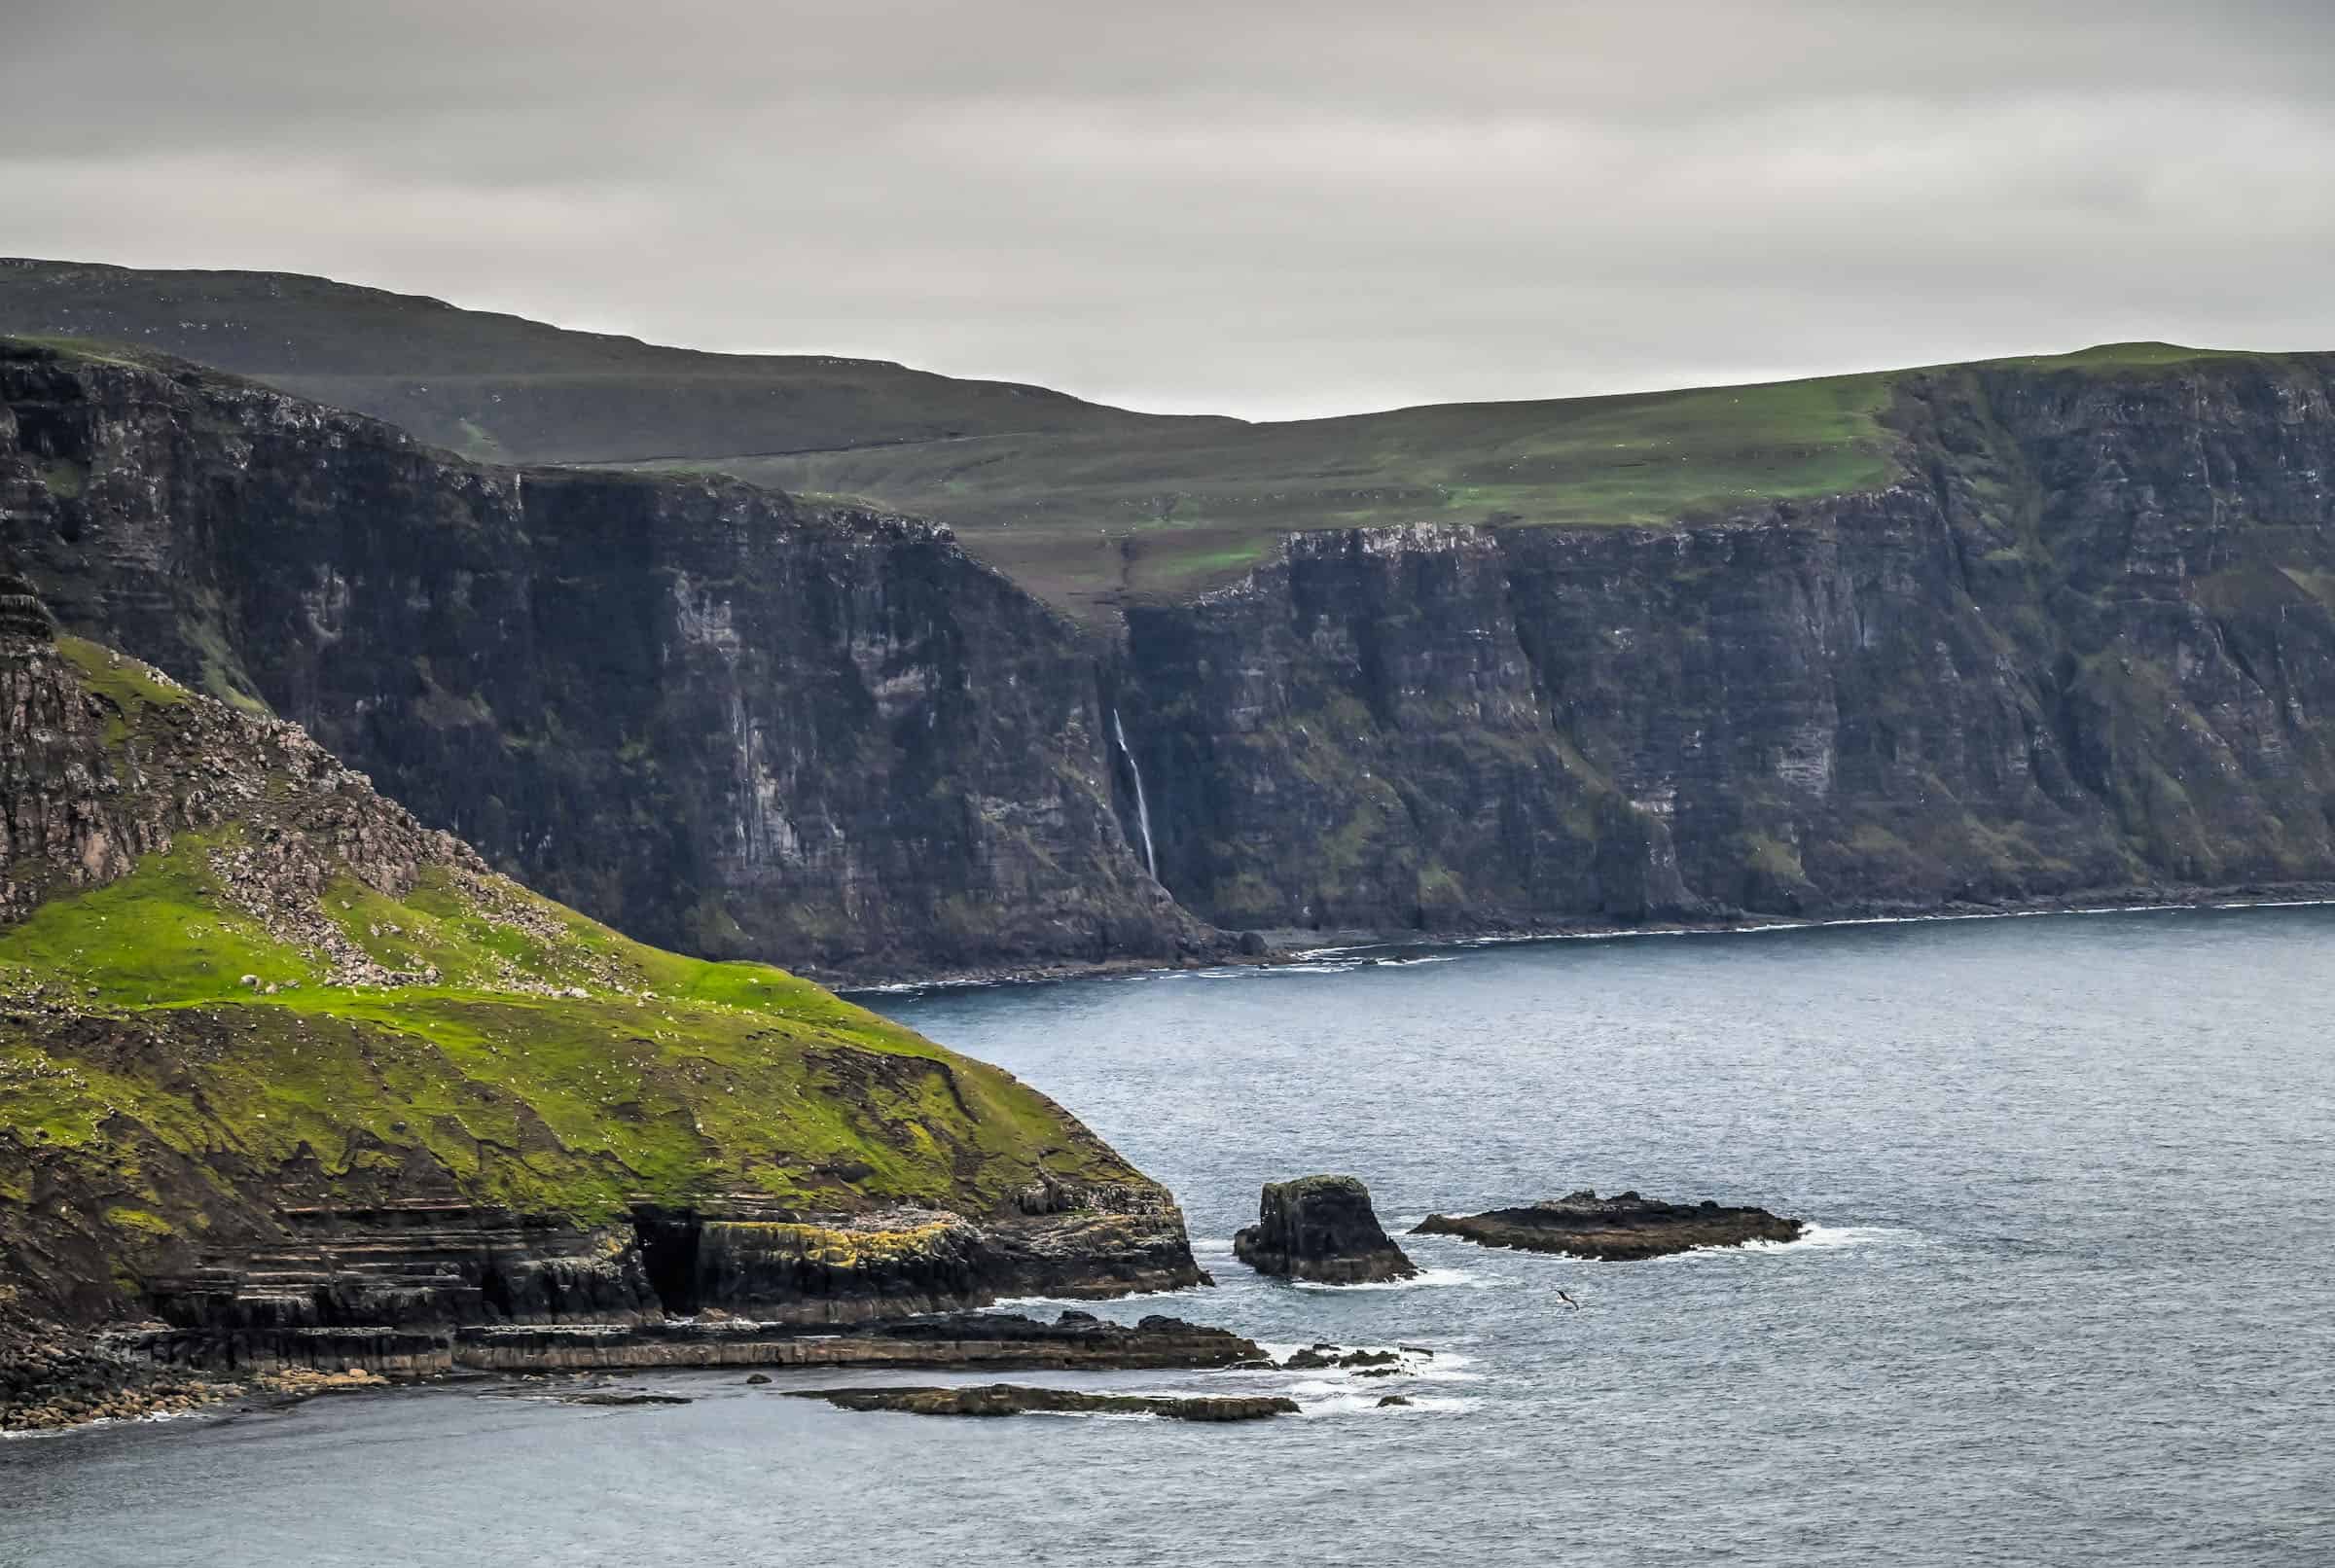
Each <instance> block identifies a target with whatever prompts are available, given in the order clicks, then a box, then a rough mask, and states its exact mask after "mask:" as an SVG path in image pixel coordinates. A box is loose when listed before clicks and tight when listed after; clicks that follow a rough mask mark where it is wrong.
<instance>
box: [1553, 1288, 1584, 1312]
mask: <svg viewBox="0 0 2335 1568" xmlns="http://www.w3.org/2000/svg"><path fill="white" fill-rule="evenodd" d="M1557 1300H1559V1301H1563V1303H1564V1304H1565V1305H1567V1306H1569V1307H1571V1308H1572V1309H1573V1310H1574V1311H1576V1312H1578V1311H1580V1310H1581V1303H1580V1302H1579V1301H1574V1300H1573V1299H1572V1298H1571V1297H1569V1296H1567V1295H1565V1294H1564V1292H1563V1291H1559V1292H1558V1293H1557Z"/></svg>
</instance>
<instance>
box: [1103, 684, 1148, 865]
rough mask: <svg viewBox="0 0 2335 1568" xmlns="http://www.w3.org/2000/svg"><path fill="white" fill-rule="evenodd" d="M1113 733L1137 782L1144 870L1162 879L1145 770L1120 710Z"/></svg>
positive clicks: (1137, 817) (1137, 816)
mask: <svg viewBox="0 0 2335 1568" xmlns="http://www.w3.org/2000/svg"><path fill="white" fill-rule="evenodd" d="M1111 733H1112V734H1113V735H1115V736H1117V737H1118V741H1119V755H1120V756H1122V757H1124V758H1126V759H1127V770H1128V772H1129V773H1130V774H1131V775H1132V777H1133V778H1134V781H1135V826H1136V827H1138V828H1140V829H1141V830H1142V831H1143V869H1144V870H1145V871H1147V872H1149V873H1151V879H1152V880H1153V881H1155V882H1156V881H1158V880H1159V879H1160V858H1159V856H1158V855H1156V854H1154V853H1152V848H1151V807H1150V806H1149V805H1146V804H1145V803H1144V801H1143V769H1142V768H1141V767H1139V766H1136V765H1135V754H1134V752H1133V750H1132V749H1131V748H1130V747H1129V746H1128V743H1127V726H1126V725H1124V724H1122V723H1120V722H1119V710H1118V709H1117V708H1113V709H1112V710H1111Z"/></svg>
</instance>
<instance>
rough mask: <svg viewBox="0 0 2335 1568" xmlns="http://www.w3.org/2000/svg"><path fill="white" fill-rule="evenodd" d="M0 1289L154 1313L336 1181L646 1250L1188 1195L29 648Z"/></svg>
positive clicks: (250, 730)
mask: <svg viewBox="0 0 2335 1568" xmlns="http://www.w3.org/2000/svg"><path fill="white" fill-rule="evenodd" d="M0 724H4V725H5V728H6V730H7V734H6V736H5V739H6V743H7V744H6V759H5V763H4V764H0V795H4V796H5V798H6V801H7V803H8V806H9V811H8V813H7V818H6V820H7V821H8V822H9V823H10V824H12V830H11V832H10V834H9V837H8V839H7V841H6V848H7V849H8V851H9V858H8V860H7V862H6V864H5V866H0V879H4V880H5V884H6V885H5V889H4V894H5V896H4V898H0V920H6V923H4V924H0V1281H6V1282H7V1289H6V1293H5V1295H6V1297H13V1298H14V1301H13V1303H12V1301H10V1300H7V1299H4V1298H0V1310H4V1309H7V1308H9V1307H10V1306H11V1305H12V1304H13V1305H14V1307H15V1308H16V1309H17V1310H18V1311H22V1310H26V1309H32V1310H38V1311H43V1312H46V1313H49V1314H52V1315H55V1316H60V1317H63V1318H66V1319H69V1320H82V1319H96V1318H102V1317H104V1316H107V1315H110V1314H119V1313H130V1314H132V1315H134V1314H135V1313H137V1312H139V1311H141V1310H144V1309H146V1308H147V1307H149V1306H151V1305H152V1304H154V1303H155V1302H156V1301H158V1300H159V1299H160V1297H161V1296H162V1294H164V1293H165V1292H166V1291H167V1289H168V1288H170V1287H169V1286H168V1283H167V1282H169V1281H171V1280H175V1279H180V1278H183V1277H185V1276H188V1275H190V1274H196V1273H199V1272H200V1271H202V1270H203V1269H205V1268H208V1267H214V1266H216V1265H219V1263H220V1262H221V1259H222V1258H223V1257H230V1256H234V1255H243V1254H248V1253H250V1252H251V1250H252V1249H253V1248H254V1247H265V1246H267V1245H269V1244H271V1243H276V1242H281V1241H282V1240H283V1237H282V1235H281V1234H279V1233H278V1232H280V1231H281V1229H282V1224H283V1219H282V1217H283V1215H284V1214H285V1213H286V1212H288V1211H293V1210H312V1209H314V1208H316V1207H317V1206H319V1205H323V1206H326V1207H340V1208H349V1207H352V1206H354V1207H358V1208H365V1207H380V1206H383V1205H389V1206H395V1205H398V1204H408V1205H410V1204H413V1203H415V1202H428V1203H435V1204H439V1205H446V1204H454V1205H473V1206H477V1207H479V1208H481V1209H485V1210H494V1211H508V1212H511V1213H514V1214H520V1215H524V1216H527V1217H528V1223H529V1224H533V1225H538V1226H550V1227H553V1228H555V1229H568V1230H572V1231H573V1232H575V1233H576V1234H577V1235H579V1236H583V1235H590V1234H595V1233H604V1234H611V1235H615V1236H616V1238H617V1239H616V1241H615V1242H614V1243H613V1244H615V1245H619V1246H621V1245H622V1244H623V1241H624V1237H623V1235H622V1234H621V1232H622V1228H623V1225H624V1223H625V1222H626V1220H627V1217H628V1216H629V1215H630V1214H632V1213H634V1212H636V1211H641V1210H643V1209H644V1207H646V1208H653V1209H654V1210H655V1211H656V1212H659V1213H672V1212H687V1211H691V1210H695V1209H699V1208H704V1207H706V1206H708V1205H714V1204H726V1205H729V1206H730V1207H732V1208H736V1207H737V1206H738V1205H740V1204H744V1205H747V1206H748V1207H749V1208H751V1209H752V1210H753V1211H754V1212H755V1213H756V1214H757V1215H760V1216H764V1217H768V1218H774V1219H775V1220H778V1221H798V1222H799V1221H801V1220H803V1219H805V1218H815V1219H816V1220H817V1221H818V1222H819V1224H820V1225H822V1226H825V1227H827V1229H829V1230H830V1231H832V1230H833V1228H834V1226H836V1225H838V1224H845V1225H847V1224H848V1223H849V1217H850V1216H852V1215H878V1214H884V1213H896V1212H899V1211H916V1213H917V1214H918V1215H920V1216H922V1218H920V1219H917V1220H916V1221H914V1222H906V1221H896V1222H886V1224H888V1225H889V1226H890V1231H887V1230H886V1229H884V1227H883V1226H879V1228H878V1232H877V1233H878V1235H881V1234H885V1233H891V1232H896V1231H898V1230H900V1229H902V1228H903V1227H905V1229H906V1231H907V1233H908V1234H909V1235H911V1236H912V1238H913V1237H914V1236H916V1234H918V1233H919V1232H920V1231H921V1230H924V1229H930V1228H931V1227H933V1226H936V1225H945V1224H952V1223H957V1222H958V1221H963V1222H969V1223H973V1224H988V1223H990V1222H993V1221H996V1220H999V1219H1001V1218H1002V1219H1009V1220H1010V1219H1013V1218H1015V1217H1017V1216H1019V1215H1022V1214H1023V1213H1024V1211H1025V1210H1027V1209H1028V1208H1030V1207H1031V1205H1030V1203H1029V1200H1028V1195H1027V1194H1031V1193H1033V1192H1035V1193H1040V1194H1044V1193H1062V1192H1072V1193H1075V1192H1082V1191H1090V1190H1094V1189H1096V1188H1106V1189H1108V1188H1123V1189H1127V1190H1131V1191H1144V1192H1150V1193H1153V1194H1156V1191H1157V1190H1156V1189H1152V1188H1150V1184H1148V1183H1147V1182H1145V1181H1144V1179H1143V1178H1142V1177H1141V1176H1140V1175H1139V1174H1138V1173H1137V1172H1135V1171H1134V1170H1133V1169H1132V1168H1131V1167H1130V1166H1129V1165H1128V1164H1127V1163H1126V1162H1125V1161H1124V1160H1123V1159H1121V1158H1119V1157H1118V1156H1117V1155H1116V1154H1114V1153H1113V1152H1112V1151H1111V1150H1110V1149H1109V1148H1108V1147H1107V1146H1105V1145H1104V1144H1102V1143H1101V1142H1100V1141H1099V1140H1098V1139H1096V1137H1094V1135H1093V1134H1091V1133H1090V1132H1088V1131H1087V1130H1086V1129H1085V1128H1084V1127H1082V1126H1080V1125H1079V1124H1078V1123H1077V1122H1075V1121H1074V1120H1073V1119H1071V1118H1070V1117H1069V1116H1068V1115H1067V1114H1066V1113H1064V1112H1063V1111H1062V1110H1061V1109H1060V1107H1058V1106H1056V1105H1055V1104H1053V1103H1052V1102H1051V1101H1049V1100H1048V1099H1046V1098H1045V1097H1044V1096H1043V1095H1041V1094H1039V1093H1037V1092H1036V1091H1035V1090H1033V1089H1031V1088H1029V1087H1026V1086H1025V1085H1023V1084H1022V1083H1020V1082H1018V1081H1017V1080H1015V1079H1014V1078H1013V1077H1012V1076H1010V1075H1009V1074H1006V1073H1004V1072H1001V1071H999V1070H997V1069H995V1068H991V1067H988V1066H986V1065H984V1064H982V1063H979V1062H974V1061H970V1060H968V1059H966V1058H964V1057H962V1056H959V1055H957V1054H955V1053H953V1052H952V1051H947V1050H944V1049H942V1048H941V1047H939V1046H936V1045H934V1044H933V1043H932V1042H930V1041H928V1040H924V1039H922V1038H921V1037H919V1036H917V1035H916V1034H914V1033H912V1032H910V1031H908V1030H905V1029H902V1028H900V1027H898V1026H896V1025H893V1024H891V1023H888V1022H886V1021H885V1020H883V1019H882V1018H880V1017H878V1016H875V1015H873V1014H871V1013H868V1012H866V1011H865V1010H863V1009H860V1008H857V1007H854V1006H852V1005H850V1004H848V1003H846V1002H844V1001H842V1000H840V999H839V998H837V997H835V996H834V995H832V994H830V993H828V992H826V991H824V990H821V989H820V988H819V987H817V986H815V985H813V984H810V983H808V981H805V980H799V979H797V978H796V977H794V976H792V975H789V974H787V973H785V972H784V971H781V970H777V969H773V968H770V967H767V966H764V965H759V964H750V963H710V962H704V961H700V960H697V959H690V958H683V957H680V956H677V955H675V954H672V953H669V952H665V951H661V950H659V949H656V948H653V947H649V946H645V945H643V944H639V943H636V942H632V941H630V940H629V939H627V938H625V937H623V936H621V935H619V934H618V933H616V932H614V931H612V930H610V929H608V928H607V927H605V926H602V925H600V924H598V923H596V922H594V921H592V920H589V919H587V918H585V917H584V916H582V915H580V914H577V913H576V912H575V911H573V910H571V909H566V908H564V907H562V906H559V905H557V904H555V903H553V902H551V901H550V900H547V899H543V898H541V897H538V896H537V895H535V894H533V893H530V892H529V891H527V890H526V889H525V888H523V887H521V886H520V885H518V884H517V883H515V882H512V881H511V880H509V879H508V878H506V877H502V876H499V875H496V874H493V873H490V872H488V871H487V870H486V869H485V866H484V864H483V863H481V862H480V861H479V860H478V859H477V857H476V856H475V855H473V854H472V853H471V852H470V851H469V850H468V849H467V847H466V846H464V845H462V844H461V843H460V842H458V841H457V840H455V839H453V838H452V837H449V836H448V835H446V834H442V833H435V832H431V831H429V830H426V829H423V828H422V827H421V826H420V825H419V824H417V823H416V822H414V821H413V818H412V817H410V816H409V815H407V814H406V813H405V812H404V811H403V810H402V809H401V808H399V807H398V806H396V805H395V804H394V803H392V802H387V801H385V800H382V799H381V798H380V797H378V796H377V795H375V794H374V793H373V791H372V790H371V788H370V786H369V785H368V784H367V783H366V781H365V780H364V779H363V778H362V776H361V775H357V774H354V773H351V772H349V771H347V770H346V769H344V768H342V767H341V766H340V765H339V764H338V763H336V762H335V761H334V760H333V759H332V758H330V757H329V756H328V755H326V754H325V753H323V752H322V751H321V749H319V748H317V747H316V746H315V745H314V743H313V742H312V741H310V740H309V739H308V738H307V737H306V736H305V733H304V732H302V731H299V730H298V729H297V728H296V727H293V726H290V725H284V724H280V723H277V722H275V721H272V720H267V719H259V718H255V717H253V716H251V715H248V714H245V713H242V712H239V711H236V710H234V709H231V708H229V707H227V706H225V705H224V704H221V703H218V702H215V701H213V700H211V699H210V698H207V697H203V696H199V695H195V694H193V693H191V692H189V691H187V690H186V689H184V688H182V687H180V686H179V685H177V683H175V682H173V681H171V680H170V679H169V678H168V677H166V676H163V675H162V674H161V673H160V672H159V671H156V670H154V669H152V668H150V667H148V666H146V665H143V664H141V663H139V662H137V661H135V660H133V659H126V658H125V657H123V656H121V655H118V654H115V653H112V652H110V651H108V650H106V649H103V648H101V647H98V646H96V645H94V644H91V643H87V642H83V641H80V640H78V639H72V638H66V639H62V640H61V641H59V642H57V643H55V644H54V645H51V644H49V643H48V642H46V641H43V640H39V639H34V638H23V637H17V638H10V639H8V640H6V641H0ZM12 914H13V915H14V916H15V918H13V919H7V917H8V916H9V915H12ZM1159 1197H1160V1200H1161V1202H1163V1203H1164V1202H1165V1198H1164V1194H1159ZM1041 1206H1042V1205H1041ZM1168 1212H1170V1213H1171V1212H1172V1210H1171V1207H1170V1208H1169V1209H1168ZM936 1217H937V1218H936ZM611 1227H616V1228H617V1229H616V1230H615V1231H611V1230H610V1229H609V1228H611ZM814 1229H815V1228H814ZM794 1239H795V1240H796V1241H797V1242H799V1243H801V1244H802V1245H803V1246H806V1247H809V1248H811V1249H812V1250H816V1247H817V1245H818V1244H819V1237H818V1236H816V1235H809V1236H798V1237H796V1238H794ZM830 1239H831V1238H830ZM1177 1241H1178V1242H1179V1244H1180V1228H1179V1229H1178V1234H1177ZM868 1245H869V1246H876V1247H877V1248H878V1250H880V1244H879V1243H877V1242H869V1243H868ZM830 1250H831V1251H832V1249H830ZM975 1294H978V1292H977V1291H976V1292H975Z"/></svg>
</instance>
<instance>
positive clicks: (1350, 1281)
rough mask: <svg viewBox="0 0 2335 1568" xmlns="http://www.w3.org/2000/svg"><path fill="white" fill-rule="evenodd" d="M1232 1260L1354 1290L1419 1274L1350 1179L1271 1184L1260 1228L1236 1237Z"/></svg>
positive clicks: (1262, 1201)
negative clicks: (1354, 1286) (1387, 1233)
mask: <svg viewBox="0 0 2335 1568" xmlns="http://www.w3.org/2000/svg"><path fill="white" fill-rule="evenodd" d="M1233 1256H1235V1257H1237V1258H1239V1260H1240V1261H1241V1262H1242V1263H1244V1264H1246V1265H1249V1266H1250V1267H1251V1268H1254V1269H1255V1270H1257V1272H1259V1273H1261V1274H1278V1275H1281V1276H1283V1277H1285V1278H1289V1279H1305V1280H1312V1281H1315V1282H1317V1283H1320V1284H1328V1285H1358V1284H1364V1283H1369V1282H1376V1281H1382V1280H1395V1279H1409V1278H1411V1277H1412V1276H1413V1275H1415V1274H1417V1273H1418V1272H1419V1268H1418V1266H1417V1265H1414V1264H1413V1263H1412V1262H1411V1260H1410V1259H1409V1258H1407V1257H1405V1256H1404V1255H1403V1249H1402V1248H1400V1247H1398V1246H1396V1245H1395V1244H1394V1242H1393V1241H1392V1240H1390V1239H1388V1237H1387V1235H1386V1232H1385V1231H1384V1230H1383V1229H1380V1227H1379V1217H1378V1216H1377V1215H1376V1214H1375V1213H1373V1212H1372V1211H1371V1207H1370V1189H1369V1188H1367V1187H1364V1186H1363V1185H1362V1183H1361V1182H1360V1181H1359V1180H1357V1179H1356V1178H1354V1177H1351V1176H1301V1177H1299V1178H1298V1179H1297V1180H1295V1181H1288V1182H1268V1183H1266V1184H1265V1190H1264V1193H1263V1194H1262V1195H1261V1196H1260V1198H1259V1200H1258V1204H1257V1223H1256V1224H1255V1225H1252V1226H1248V1227H1245V1228H1243V1229H1241V1230H1240V1231H1239V1233H1238V1234H1236V1235H1235V1236H1234V1237H1233Z"/></svg>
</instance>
